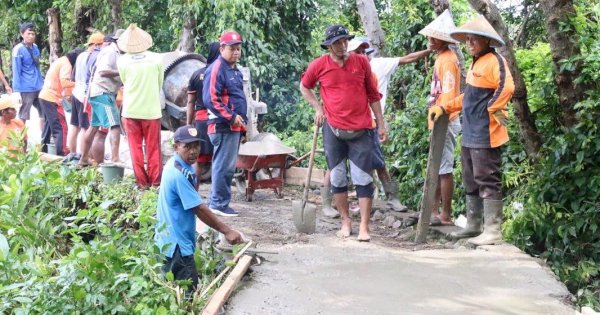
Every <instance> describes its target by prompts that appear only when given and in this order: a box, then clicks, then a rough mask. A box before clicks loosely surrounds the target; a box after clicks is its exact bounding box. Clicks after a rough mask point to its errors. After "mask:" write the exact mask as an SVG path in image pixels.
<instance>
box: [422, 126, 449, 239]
mask: <svg viewBox="0 0 600 315" xmlns="http://www.w3.org/2000/svg"><path fill="white" fill-rule="evenodd" d="M447 131H448V115H442V117H440V118H439V119H438V120H437V121H436V122H435V124H434V125H433V130H432V131H431V135H430V136H429V157H428V158H427V176H426V177H425V184H424V185H423V198H422V199H421V215H420V216H419V223H418V224H417V236H416V237H415V243H417V244H421V243H425V241H426V240H427V230H428V229H429V220H430V217H431V209H432V208H433V206H434V205H435V204H436V200H435V190H436V188H437V185H438V179H439V173H440V164H441V163H442V152H443V151H444V142H445V141H446V132H447Z"/></svg>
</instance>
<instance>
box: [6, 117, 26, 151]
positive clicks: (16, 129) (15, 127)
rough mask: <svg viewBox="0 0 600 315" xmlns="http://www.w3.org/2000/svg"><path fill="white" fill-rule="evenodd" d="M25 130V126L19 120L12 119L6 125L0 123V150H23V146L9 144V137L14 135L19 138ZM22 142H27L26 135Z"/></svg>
mask: <svg viewBox="0 0 600 315" xmlns="http://www.w3.org/2000/svg"><path fill="white" fill-rule="evenodd" d="M23 130H25V124H24V123H23V122H22V121H21V120H20V119H17V118H15V119H13V120H11V121H10V122H9V123H8V124H5V123H4V122H3V121H0V148H8V149H9V150H23V144H21V145H18V146H14V145H13V144H12V143H11V139H10V135H11V133H14V134H15V135H16V136H19V135H20V134H21V133H22V132H23ZM24 137H25V138H24V140H27V133H25V134H24Z"/></svg>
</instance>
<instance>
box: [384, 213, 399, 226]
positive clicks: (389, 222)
mask: <svg viewBox="0 0 600 315" xmlns="http://www.w3.org/2000/svg"><path fill="white" fill-rule="evenodd" d="M394 222H396V217H394V216H391V215H388V216H387V217H385V219H383V225H385V226H390V227H391V226H392V225H394Z"/></svg>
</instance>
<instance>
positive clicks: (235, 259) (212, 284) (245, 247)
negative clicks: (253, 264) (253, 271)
mask: <svg viewBox="0 0 600 315" xmlns="http://www.w3.org/2000/svg"><path fill="white" fill-rule="evenodd" d="M252 244H253V242H252V241H250V242H248V244H246V246H244V247H243V248H242V250H241V251H240V252H239V253H237V255H235V256H234V257H233V259H232V260H233V262H235V263H237V262H238V260H240V257H242V255H243V254H244V253H245V252H246V250H248V248H250V246H252ZM229 270H231V266H228V267H225V269H223V271H221V273H220V274H219V275H218V276H217V277H216V278H215V279H214V280H213V281H212V282H211V283H210V284H209V285H208V286H207V287H206V288H205V289H204V290H202V293H200V298H202V297H203V296H205V295H206V293H208V291H209V290H210V289H211V288H212V287H213V286H214V285H215V284H217V283H218V282H219V281H221V278H223V276H224V275H226V274H227V272H229Z"/></svg>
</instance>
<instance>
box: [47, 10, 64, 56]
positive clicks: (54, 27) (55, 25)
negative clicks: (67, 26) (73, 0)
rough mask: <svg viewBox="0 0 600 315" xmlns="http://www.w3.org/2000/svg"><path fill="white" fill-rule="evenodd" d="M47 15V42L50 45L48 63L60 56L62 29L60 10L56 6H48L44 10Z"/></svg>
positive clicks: (61, 52)
mask: <svg viewBox="0 0 600 315" xmlns="http://www.w3.org/2000/svg"><path fill="white" fill-rule="evenodd" d="M46 14H47V15H48V44H49V46H50V52H49V55H50V56H49V59H50V63H52V62H54V60H56V59H58V58H59V57H60V56H62V54H63V51H62V46H61V43H62V29H61V27H60V10H59V9H58V8H49V9H48V10H46Z"/></svg>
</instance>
